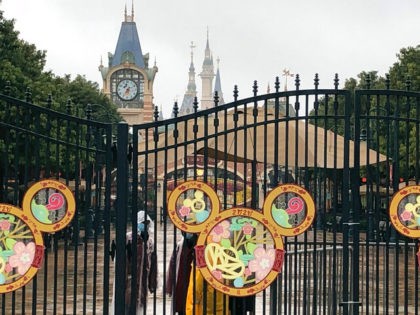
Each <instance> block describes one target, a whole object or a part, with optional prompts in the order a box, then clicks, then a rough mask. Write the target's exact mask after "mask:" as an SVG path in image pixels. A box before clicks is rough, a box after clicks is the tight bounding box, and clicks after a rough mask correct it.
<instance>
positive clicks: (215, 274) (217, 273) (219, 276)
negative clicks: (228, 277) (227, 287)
mask: <svg viewBox="0 0 420 315" xmlns="http://www.w3.org/2000/svg"><path fill="white" fill-rule="evenodd" d="M211 273H212V275H213V277H215V278H216V279H217V280H221V279H222V272H221V271H220V270H217V269H216V270H213V271H212V272H211Z"/></svg>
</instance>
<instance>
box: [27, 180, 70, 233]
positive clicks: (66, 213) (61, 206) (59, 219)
mask: <svg viewBox="0 0 420 315" xmlns="http://www.w3.org/2000/svg"><path fill="white" fill-rule="evenodd" d="M23 211H24V212H25V213H26V214H27V215H28V216H29V217H30V218H31V219H32V220H33V221H34V222H36V224H37V227H38V228H39V229H40V230H41V231H43V232H50V233H53V232H57V231H59V230H61V229H63V228H65V227H66V226H67V225H68V224H69V223H70V222H71V220H72V219H73V217H74V214H75V212H76V202H75V199H74V196H73V193H72V192H71V190H70V189H69V188H68V187H67V186H66V185H64V184H63V183H61V182H59V181H56V180H52V179H46V180H42V181H39V182H36V183H35V184H33V185H32V186H31V187H30V188H29V189H28V190H27V192H26V193H25V196H24V198H23Z"/></svg>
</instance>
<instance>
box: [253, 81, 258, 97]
mask: <svg viewBox="0 0 420 315" xmlns="http://www.w3.org/2000/svg"><path fill="white" fill-rule="evenodd" d="M252 92H253V93H254V96H257V93H258V83H257V80H255V81H254V85H253V86H252Z"/></svg>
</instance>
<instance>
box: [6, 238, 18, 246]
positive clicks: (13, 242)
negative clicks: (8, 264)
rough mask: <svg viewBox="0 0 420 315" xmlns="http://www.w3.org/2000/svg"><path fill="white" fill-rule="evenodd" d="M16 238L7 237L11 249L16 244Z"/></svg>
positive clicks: (7, 244) (7, 243)
mask: <svg viewBox="0 0 420 315" xmlns="http://www.w3.org/2000/svg"><path fill="white" fill-rule="evenodd" d="M15 244H16V240H14V239H13V238H6V247H7V248H9V249H13V246H15Z"/></svg>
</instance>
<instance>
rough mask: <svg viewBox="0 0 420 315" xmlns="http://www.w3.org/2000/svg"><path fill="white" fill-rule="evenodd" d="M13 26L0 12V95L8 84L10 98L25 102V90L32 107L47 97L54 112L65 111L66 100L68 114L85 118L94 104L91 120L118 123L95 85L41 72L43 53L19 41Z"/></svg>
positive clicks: (113, 112)
mask: <svg viewBox="0 0 420 315" xmlns="http://www.w3.org/2000/svg"><path fill="white" fill-rule="evenodd" d="M14 23H15V22H14V20H7V19H5V18H4V16H3V12H2V11H0V56H2V57H1V59H0V93H4V91H5V89H6V86H7V85H10V95H11V96H13V97H15V98H17V99H25V97H26V92H27V89H28V88H29V89H30V92H31V99H32V101H33V103H35V104H39V105H41V106H46V101H47V98H48V96H49V95H51V96H52V100H53V102H52V103H51V108H52V109H54V110H57V111H60V112H66V110H67V106H66V104H67V101H68V100H69V99H70V100H71V101H72V104H73V108H74V110H73V112H72V114H75V115H77V116H80V117H85V111H86V106H87V104H98V105H95V106H93V108H92V111H93V112H92V119H95V120H99V121H102V122H119V121H121V120H122V118H121V116H120V115H119V114H118V113H117V108H116V106H115V105H114V104H112V102H111V101H110V100H109V98H108V97H106V96H105V95H104V94H102V93H101V92H100V89H99V86H98V84H97V83H96V82H92V81H88V80H87V79H86V78H85V77H84V76H82V75H77V76H76V78H75V79H73V80H72V79H71V77H70V75H65V76H64V77H59V76H56V75H54V74H53V73H52V72H50V71H44V67H45V64H46V51H44V50H38V49H37V48H36V47H35V45H33V44H30V43H28V42H26V41H24V40H22V39H20V38H19V32H18V31H16V30H15V29H14Z"/></svg>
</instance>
